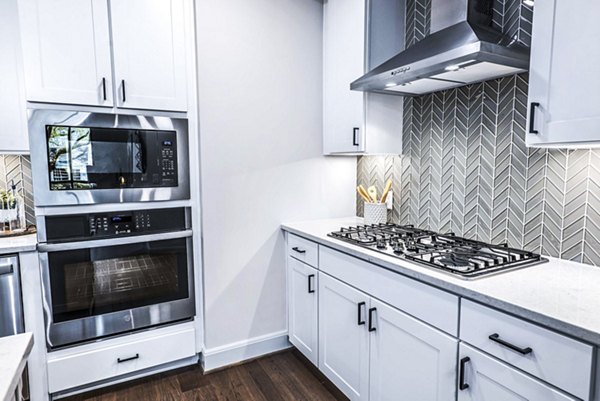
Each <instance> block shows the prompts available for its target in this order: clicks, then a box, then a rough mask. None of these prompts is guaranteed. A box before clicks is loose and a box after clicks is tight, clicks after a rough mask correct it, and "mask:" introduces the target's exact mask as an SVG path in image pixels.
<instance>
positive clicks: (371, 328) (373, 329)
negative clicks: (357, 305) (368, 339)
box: [369, 308, 377, 332]
mask: <svg viewBox="0 0 600 401" xmlns="http://www.w3.org/2000/svg"><path fill="white" fill-rule="evenodd" d="M376 311H377V308H371V309H369V332H372V331H376V330H377V327H375V326H374V325H373V323H374V322H375V318H373V313H375V312H376Z"/></svg>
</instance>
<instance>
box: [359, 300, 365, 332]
mask: <svg viewBox="0 0 600 401" xmlns="http://www.w3.org/2000/svg"><path fill="white" fill-rule="evenodd" d="M366 305H367V304H366V303H365V302H359V303H358V325H359V326H362V325H364V324H365V323H366V322H365V318H364V317H363V315H362V310H363V308H364V307H365V306H366Z"/></svg>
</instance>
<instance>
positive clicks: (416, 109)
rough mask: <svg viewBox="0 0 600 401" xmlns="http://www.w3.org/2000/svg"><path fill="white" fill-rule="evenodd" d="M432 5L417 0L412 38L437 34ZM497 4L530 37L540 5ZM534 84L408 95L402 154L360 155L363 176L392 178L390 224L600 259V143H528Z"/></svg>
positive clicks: (509, 80)
mask: <svg viewBox="0 0 600 401" xmlns="http://www.w3.org/2000/svg"><path fill="white" fill-rule="evenodd" d="M430 4H431V2H430V0H416V1H415V0H409V1H408V5H407V7H408V9H407V18H408V20H407V41H406V42H407V43H414V42H415V41H417V40H420V39H421V38H422V37H423V36H425V34H426V32H428V29H429V28H428V26H429V24H430V22H429V16H428V14H429V12H428V8H427V7H430ZM498 4H500V7H497V10H496V11H495V15H494V18H495V19H494V20H495V21H497V23H498V24H499V25H500V26H503V27H505V29H506V31H508V32H512V34H513V35H514V36H515V37H518V39H519V40H520V41H521V42H523V43H525V44H529V43H530V35H529V32H530V31H531V9H529V8H528V7H526V6H522V5H521V2H520V1H512V0H506V2H499V3H498ZM409 20H410V21H414V22H412V23H410V22H409ZM527 81H528V76H527V74H521V75H515V76H511V77H506V78H502V79H499V80H493V81H488V82H485V83H482V84H476V85H470V86H465V87H462V88H457V89H452V90H448V91H444V92H438V93H434V94H430V95H426V96H421V97H415V98H406V99H405V103H404V127H403V128H404V130H403V154H402V155H397V156H363V157H360V158H359V159H358V182H359V184H362V185H365V186H367V185H377V186H378V187H379V188H380V190H381V188H382V187H383V184H384V182H385V180H387V179H388V178H391V179H392V180H393V182H394V186H393V190H394V208H393V210H392V211H391V212H390V215H389V220H390V221H393V222H396V223H399V224H414V225H416V226H418V227H422V228H427V229H431V230H435V231H441V232H447V231H452V232H454V233H456V234H457V235H461V236H465V237H468V238H475V239H479V240H482V241H485V242H493V243H502V242H507V243H508V244H509V245H510V246H513V247H516V248H525V249H528V250H532V251H536V252H541V253H543V254H545V255H550V256H556V257H560V258H563V259H569V260H575V261H579V262H583V263H588V264H594V265H600V149H595V150H587V149H585V150H562V149H533V148H527V147H526V146H525V124H526V112H527ZM357 205H358V210H357V212H358V214H359V215H362V207H363V205H362V202H361V201H360V200H359V201H358V202H357Z"/></svg>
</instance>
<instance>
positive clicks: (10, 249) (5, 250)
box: [0, 234, 37, 255]
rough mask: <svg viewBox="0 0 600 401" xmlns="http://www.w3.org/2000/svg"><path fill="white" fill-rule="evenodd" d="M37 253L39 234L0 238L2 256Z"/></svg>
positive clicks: (0, 253)
mask: <svg viewBox="0 0 600 401" xmlns="http://www.w3.org/2000/svg"><path fill="white" fill-rule="evenodd" d="M35 251H37V234H27V235H23V236H17V237H6V238H0V255H7V254H12V253H24V252H35Z"/></svg>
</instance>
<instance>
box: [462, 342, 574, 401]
mask: <svg viewBox="0 0 600 401" xmlns="http://www.w3.org/2000/svg"><path fill="white" fill-rule="evenodd" d="M459 358H460V360H461V361H464V362H463V363H462V364H461V365H464V380H463V383H462V384H463V387H462V390H461V389H460V388H459V390H458V401H574V400H575V398H572V397H569V396H567V395H565V394H563V393H561V392H559V391H557V390H554V389H553V388H551V387H549V386H547V385H546V384H543V383H541V382H538V381H537V380H535V379H533V378H531V377H529V376H527V375H525V374H524V373H521V372H519V371H517V370H516V369H514V368H511V367H510V366H508V365H505V364H503V363H501V362H499V361H497V360H495V359H493V358H491V357H489V356H487V355H485V354H483V353H481V352H479V351H476V350H475V349H474V348H471V347H469V346H467V345H464V344H461V345H460V355H459ZM466 358H468V359H466ZM460 385H461V383H460V379H459V386H460ZM464 385H466V386H468V387H465V386H464Z"/></svg>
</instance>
